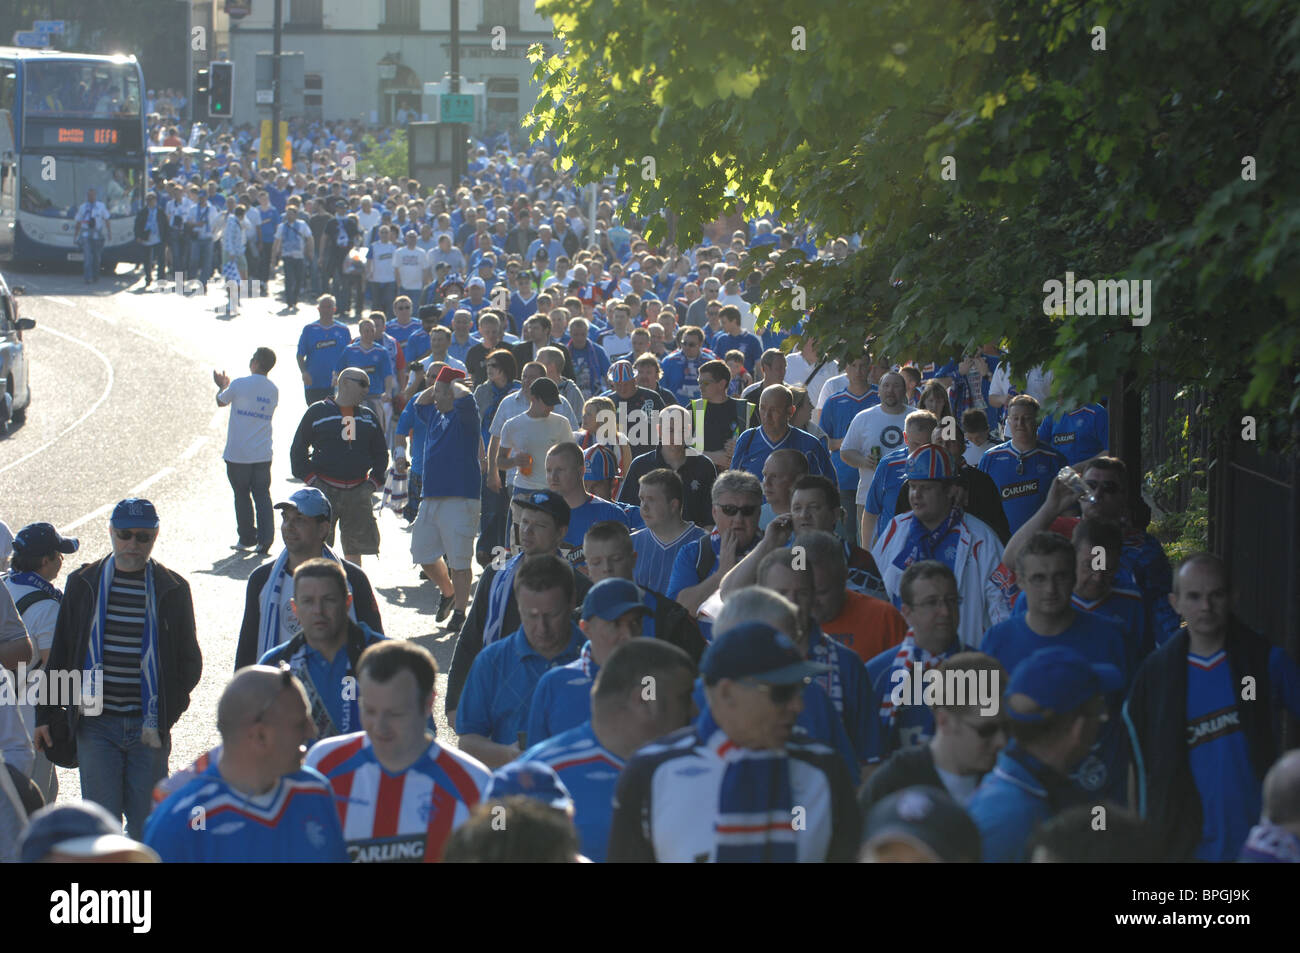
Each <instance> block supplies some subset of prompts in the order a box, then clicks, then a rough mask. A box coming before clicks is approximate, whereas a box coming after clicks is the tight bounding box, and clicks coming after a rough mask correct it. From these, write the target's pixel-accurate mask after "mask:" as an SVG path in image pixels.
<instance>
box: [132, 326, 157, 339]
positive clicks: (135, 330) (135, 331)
mask: <svg viewBox="0 0 1300 953" xmlns="http://www.w3.org/2000/svg"><path fill="white" fill-rule="evenodd" d="M127 330H128V331H130V332H131V333H132V334H134V335H135V336H136V337H138V338H144V339H145V340H146V341H152V340H153V338H152V337H151V336H149V335H148V334H145V333H144V332H143V331H141V330H140V329H139V328H127Z"/></svg>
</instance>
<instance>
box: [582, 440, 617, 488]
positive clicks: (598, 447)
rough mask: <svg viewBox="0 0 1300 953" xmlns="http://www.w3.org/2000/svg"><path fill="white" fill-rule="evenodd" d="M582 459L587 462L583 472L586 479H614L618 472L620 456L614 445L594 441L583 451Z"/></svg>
mask: <svg viewBox="0 0 1300 953" xmlns="http://www.w3.org/2000/svg"><path fill="white" fill-rule="evenodd" d="M582 459H583V463H584V464H586V469H585V470H583V473H582V478H583V479H584V480H593V481H595V480H612V479H614V477H615V476H616V475H617V474H618V458H617V457H616V456H615V455H614V448H613V447H607V446H605V445H604V444H599V443H594V444H592V445H591V446H590V447H588V448H587V449H586V450H584V451H582Z"/></svg>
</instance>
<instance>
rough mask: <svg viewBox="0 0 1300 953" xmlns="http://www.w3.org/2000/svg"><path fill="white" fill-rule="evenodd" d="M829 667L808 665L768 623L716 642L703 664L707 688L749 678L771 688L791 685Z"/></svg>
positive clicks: (790, 642)
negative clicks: (723, 681) (732, 680)
mask: <svg viewBox="0 0 1300 953" xmlns="http://www.w3.org/2000/svg"><path fill="white" fill-rule="evenodd" d="M828 671H830V666H827V665H822V664H821V663H820V662H809V661H807V660H806V659H805V658H804V657H803V655H802V653H800V651H799V647H798V646H797V645H795V644H794V641H793V640H792V639H791V638H790V637H789V636H788V635H786V634H784V633H783V632H779V631H778V630H777V629H776V627H775V626H771V625H768V624H767V623H766V622H745V623H742V624H741V625H738V626H736V627H735V628H734V629H728V630H727V631H726V632H724V633H722V634H721V635H719V636H717V637H715V638H714V640H713V642H712V644H710V645H709V648H708V650H707V651H705V653H704V658H702V659H701V660H700V674H701V675H703V676H704V682H705V684H706V685H715V684H717V683H718V681H720V680H721V679H724V678H749V679H753V680H754V681H756V682H766V683H767V684H769V685H792V684H794V683H796V682H800V681H803V680H804V679H805V678H809V677H811V676H813V675H820V674H822V673H823V672H828Z"/></svg>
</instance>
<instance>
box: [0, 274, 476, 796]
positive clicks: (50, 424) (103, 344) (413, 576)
mask: <svg viewBox="0 0 1300 953" xmlns="http://www.w3.org/2000/svg"><path fill="white" fill-rule="evenodd" d="M119 272H120V274H117V275H114V276H104V277H101V279H100V280H99V281H98V282H97V283H95V284H90V285H87V284H84V283H83V281H82V278H81V275H80V272H79V271H78V272H75V273H74V272H72V271H67V272H52V271H30V272H19V271H6V273H5V275H6V278H7V279H8V281H9V283H10V285H11V286H13V285H21V286H24V287H25V288H26V292H27V293H26V295H25V296H24V297H22V298H21V299H20V305H19V307H20V311H21V314H22V316H23V317H29V318H35V319H36V328H35V329H34V330H32V331H28V332H25V333H24V335H23V339H24V344H25V345H26V347H27V351H28V360H29V366H30V374H31V386H32V403H31V407H30V409H29V410H28V413H27V420H26V422H25V423H24V424H22V425H21V426H13V427H11V429H10V432H9V434H8V435H7V436H0V520H3V521H4V522H5V523H7V524H8V525H9V527H10V528H11V529H12V530H13V531H15V532H17V530H18V529H19V528H20V527H22V526H24V525H26V524H27V523H31V522H36V521H41V520H44V521H48V522H51V523H53V524H54V525H55V526H57V527H58V528H59V530H60V531H61V532H62V533H64V534H65V535H74V536H77V537H79V538H80V540H81V549H80V551H79V552H78V553H77V554H76V555H74V556H71V557H69V558H68V560H67V562H66V564H65V571H71V570H74V569H76V568H78V567H79V566H80V565H81V564H82V563H84V562H91V561H94V560H96V559H99V558H100V557H101V556H103V555H104V554H105V553H107V552H108V551H109V550H110V548H111V547H110V544H109V536H108V515H109V511H110V510H111V508H112V506H113V504H114V503H116V502H117V501H118V500H120V499H122V498H124V497H128V496H144V497H147V498H148V499H150V500H152V501H153V503H154V504H155V506H156V507H157V509H158V513H159V517H160V519H161V523H162V525H161V531H160V533H159V537H158V542H157V544H156V546H155V548H154V552H153V555H154V558H155V559H156V560H158V561H159V562H161V563H162V564H163V565H165V566H167V567H168V568H170V569H172V570H175V571H177V572H179V573H181V574H182V575H183V576H185V578H186V579H188V580H189V583H190V588H191V590H192V592H193V596H194V610H195V618H196V623H197V627H198V638H199V645H200V647H201V649H202V651H203V677H202V679H201V680H200V682H199V685H198V687H197V688H196V689H195V691H194V693H193V695H192V696H191V700H190V707H189V710H188V711H186V712H185V714H184V715H182V716H181V719H180V721H179V722H177V724H176V727H175V728H174V729H173V732H172V750H171V760H170V769H171V770H172V771H176V770H179V769H180V768H183V767H185V766H186V765H188V764H189V763H190V762H192V761H193V760H194V759H195V758H197V757H198V756H199V755H200V754H202V753H203V752H204V751H206V750H208V749H209V748H211V747H213V746H214V745H216V744H217V743H218V742H219V737H218V734H217V728H216V708H217V700H218V698H219V697H220V695H221V691H222V689H223V688H224V687H225V685H226V683H227V682H228V680H229V678H230V676H231V674H232V672H233V670H234V656H235V645H236V642H237V640H238V636H239V625H240V620H241V619H242V616H243V607H244V595H245V590H246V581H247V579H248V577H249V576H250V575H251V574H252V572H253V570H255V569H256V568H257V567H258V566H259V565H260V564H261V563H262V562H263V561H264V560H265V559H268V558H274V557H275V556H276V555H278V554H279V552H280V551H281V549H282V548H283V544H282V543H281V542H280V540H279V536H278V534H279V526H278V521H277V529H276V532H277V538H276V542H275V545H274V546H273V547H272V550H271V556H270V557H262V556H259V555H257V554H256V553H249V552H240V551H237V550H235V549H233V548H232V547H233V544H234V543H235V540H236V532H235V515H234V506H233V501H232V496H231V491H230V484H229V483H228V482H227V480H226V473H225V464H224V462H223V460H222V451H223V450H224V447H225V440H226V424H227V417H228V414H229V408H222V407H218V406H217V403H216V400H215V397H216V393H217V387H216V385H215V384H214V383H213V382H212V372H213V370H220V371H225V372H227V373H228V374H229V375H230V376H231V377H232V378H234V377H240V376H243V375H244V374H247V373H248V362H249V359H250V358H251V357H252V354H253V351H254V350H255V349H256V348H258V347H269V348H271V349H272V350H273V351H275V353H276V357H277V358H278V360H277V363H276V366H275V368H274V369H273V370H272V371H271V374H270V379H271V381H272V382H273V383H275V385H276V386H277V387H278V388H279V391H280V403H279V406H278V408H277V409H276V412H275V416H274V418H273V422H272V426H273V432H274V457H273V460H272V463H271V477H272V480H271V496H272V499H273V500H276V501H278V500H281V499H285V498H287V496H288V495H289V494H290V493H292V492H293V491H294V490H295V489H297V488H298V487H299V486H301V484H298V483H294V482H291V481H290V473H289V444H290V443H291V442H292V440H293V434H294V431H295V430H296V429H297V426H298V421H299V420H300V418H301V416H302V413H303V411H304V410H305V409H306V404H305V402H304V400H303V392H302V378H301V375H300V374H299V372H298V369H297V362H296V360H295V358H294V355H295V352H296V349H297V343H298V335H299V333H300V332H301V330H302V327H303V326H304V325H305V324H309V323H311V322H312V321H314V320H316V309H315V306H314V305H313V304H310V303H304V304H300V305H299V307H298V310H297V312H296V313H289V312H288V311H287V309H286V308H285V306H284V304H283V302H281V301H280V300H279V299H278V298H276V297H266V298H258V299H253V300H246V301H244V302H243V303H242V306H241V312H240V314H239V315H238V316H236V317H234V318H229V319H228V318H226V317H225V315H224V305H225V297H224V292H222V293H218V292H217V288H218V287H219V283H218V282H217V281H213V282H211V283H210V285H209V286H210V288H212V289H213V293H212V294H210V295H209V296H207V297H204V296H202V295H197V294H196V295H190V296H186V295H183V294H178V293H176V292H175V290H174V288H173V285H172V283H171V282H165V283H155V285H154V289H157V290H153V289H151V290H150V291H148V292H145V291H144V290H143V276H142V273H140V272H138V271H135V272H128V271H127V266H125V265H122V266H119ZM271 290H272V292H273V294H274V293H278V292H279V290H280V284H279V282H274V283H273V284H272V288H271ZM312 300H314V298H313V299H312ZM347 323H348V324H350V325H352V327H353V337H356V330H355V321H352V320H351V319H349V320H348V321H347ZM376 500H378V496H376ZM379 528H380V537H381V542H380V554H379V556H378V557H371V556H367V557H365V558H364V559H363V561H362V568H363V569H364V570H365V571H366V574H367V576H368V577H369V578H370V582H371V585H372V586H373V587H374V589H375V594H376V597H377V598H378V599H379V602H380V613H381V615H382V618H383V621H384V629H385V633H386V634H387V635H388V636H390V637H392V638H399V639H413V640H415V641H416V642H418V643H419V644H421V645H423V646H424V647H425V648H427V649H429V650H430V651H431V652H432V653H433V654H434V656H435V657H436V658H437V660H438V668H439V671H440V672H441V673H442V674H440V675H439V676H438V692H439V698H438V699H437V701H436V703H435V715H436V718H437V722H438V737H439V739H440V740H442V741H443V742H444V743H452V744H454V743H455V742H456V736H455V734H454V733H453V732H452V731H451V730H450V728H449V727H448V726H447V724H446V721H445V717H444V716H443V711H442V698H441V695H442V690H443V688H444V686H445V684H446V674H445V673H446V672H447V670H448V668H449V667H450V665H451V655H452V650H453V648H454V645H455V638H456V634H455V633H454V632H452V631H449V630H445V629H442V628H441V627H439V626H437V625H436V623H435V622H434V613H435V611H436V609H437V604H438V591H437V587H435V586H434V585H433V584H432V583H429V582H424V581H422V580H421V579H420V574H419V573H420V571H419V568H418V567H416V566H414V565H413V564H412V563H411V555H410V536H409V530H408V529H406V525H405V522H404V521H403V520H401V519H400V518H399V517H398V516H397V515H396V514H394V513H392V512H389V511H384V512H382V513H381V514H380V517H379ZM56 584H57V585H60V586H62V584H63V580H62V579H60V580H58V581H57V582H56ZM79 795H80V781H79V778H78V776H77V772H76V771H75V770H71V771H69V770H63V769H60V770H59V800H60V801H66V800H72V799H76V798H77V797H79Z"/></svg>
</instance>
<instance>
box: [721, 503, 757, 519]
mask: <svg viewBox="0 0 1300 953" xmlns="http://www.w3.org/2000/svg"><path fill="white" fill-rule="evenodd" d="M714 505H715V506H716V507H717V508H718V509H720V510H722V512H723V513H725V514H726V515H727V516H735V515H737V514H739V515H741V516H753V515H754V514H755V513H757V512H758V511H759V510H760V509H762V507H760V506H759V505H758V504H757V503H750V504H748V505H747V506H737V505H736V504H735V503H715V504H714Z"/></svg>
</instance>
